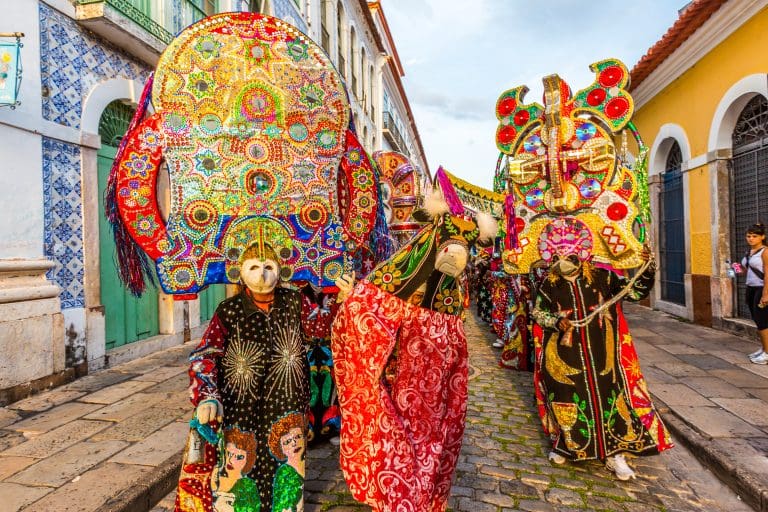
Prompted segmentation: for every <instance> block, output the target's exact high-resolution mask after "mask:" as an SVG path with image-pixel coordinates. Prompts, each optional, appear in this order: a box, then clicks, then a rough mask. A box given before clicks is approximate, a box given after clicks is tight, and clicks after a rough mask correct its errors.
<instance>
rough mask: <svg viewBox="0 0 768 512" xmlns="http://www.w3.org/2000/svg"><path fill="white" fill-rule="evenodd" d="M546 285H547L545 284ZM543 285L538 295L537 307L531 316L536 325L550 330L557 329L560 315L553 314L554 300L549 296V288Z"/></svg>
mask: <svg viewBox="0 0 768 512" xmlns="http://www.w3.org/2000/svg"><path fill="white" fill-rule="evenodd" d="M545 284H546V283H545ZM545 284H542V286H541V287H540V288H539V293H538V294H537V295H536V305H535V306H534V307H533V311H532V312H531V314H532V315H533V319H534V320H536V323H537V324H539V325H541V326H542V327H545V328H548V329H557V321H558V320H559V319H560V317H559V316H558V315H555V314H553V313H552V300H551V299H550V298H549V295H548V294H547V292H548V289H549V287H547V286H545Z"/></svg>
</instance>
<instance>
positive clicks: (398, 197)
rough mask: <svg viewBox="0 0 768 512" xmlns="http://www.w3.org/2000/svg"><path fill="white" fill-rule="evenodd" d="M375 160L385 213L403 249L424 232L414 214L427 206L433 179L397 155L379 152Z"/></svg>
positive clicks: (375, 154) (389, 152)
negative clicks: (417, 234) (425, 203)
mask: <svg viewBox="0 0 768 512" xmlns="http://www.w3.org/2000/svg"><path fill="white" fill-rule="evenodd" d="M372 156H373V160H374V162H375V163H376V165H378V167H379V179H380V180H381V189H382V194H381V195H382V197H381V200H382V202H383V204H384V210H385V213H386V217H387V223H388V224H389V230H390V232H391V233H392V236H393V237H395V239H396V240H397V242H398V243H397V245H398V246H402V245H403V244H404V243H406V242H407V241H408V240H410V239H411V238H412V237H413V236H414V235H416V233H418V232H419V230H420V229H421V224H419V223H418V222H416V221H415V220H414V219H413V217H411V214H412V213H413V211H414V209H415V208H418V207H419V206H421V205H422V204H423V202H424V196H425V192H426V190H427V189H428V188H429V185H430V181H429V177H428V176H426V175H425V174H424V172H423V171H422V170H421V169H419V168H418V167H416V166H415V165H413V163H412V162H411V161H410V160H409V159H408V157H406V156H405V155H403V154H402V153H398V152H396V151H376V152H374V153H373V155H372Z"/></svg>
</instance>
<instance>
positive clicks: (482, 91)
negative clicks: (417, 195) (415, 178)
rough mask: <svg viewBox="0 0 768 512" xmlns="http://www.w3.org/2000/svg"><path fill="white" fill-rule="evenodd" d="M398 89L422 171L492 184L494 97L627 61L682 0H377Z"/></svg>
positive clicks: (574, 81)
mask: <svg viewBox="0 0 768 512" xmlns="http://www.w3.org/2000/svg"><path fill="white" fill-rule="evenodd" d="M382 3H383V7H384V11H385V14H386V16H387V19H388V20H389V25H390V28H391V30H392V34H393V37H394V41H395V44H396V46H397V50H398V53H399V55H400V58H401V60H402V62H404V63H405V64H404V66H405V77H404V86H405V88H406V91H407V93H408V99H409V102H410V104H411V106H412V108H413V111H414V118H415V120H416V123H417V127H418V130H419V134H420V136H421V139H422V143H423V145H424V149H425V151H426V157H427V160H428V162H429V166H430V169H431V170H432V171H433V172H434V171H435V170H437V166H438V165H440V164H443V165H445V166H446V168H448V169H449V170H450V171H451V172H454V173H455V174H457V175H459V176H461V177H462V178H464V179H466V180H468V181H470V182H472V183H475V184H477V185H479V186H484V187H486V188H490V187H491V184H492V182H493V171H494V169H495V165H496V159H497V158H498V154H499V151H498V149H497V148H496V145H495V133H496V127H497V120H496V116H495V113H494V107H495V104H496V100H497V99H498V97H499V95H500V94H501V93H502V92H503V91H505V90H507V89H510V88H512V87H517V86H519V85H527V86H528V87H529V88H530V92H529V93H528V95H527V96H526V101H527V102H539V103H540V102H541V97H542V93H543V86H542V82H541V80H542V78H543V77H544V76H546V75H550V74H553V73H557V74H558V75H560V77H561V78H563V79H564V80H565V81H566V82H568V84H569V85H570V86H571V88H572V89H573V91H574V92H576V91H578V90H579V89H582V88H584V87H586V86H588V85H589V84H591V83H592V81H593V80H594V78H595V77H594V74H593V73H592V72H591V71H590V70H589V65H590V64H591V63H593V62H597V61H600V60H603V59H606V58H609V57H615V58H619V59H621V60H623V61H624V63H625V64H626V65H627V66H628V67H630V68H631V67H632V66H633V65H634V64H635V63H636V62H637V61H638V60H639V59H640V57H641V56H642V55H643V54H644V53H645V52H646V51H647V49H648V48H649V47H650V46H651V45H653V44H654V43H655V42H656V41H657V40H658V39H659V38H660V37H661V36H662V35H663V34H664V32H665V31H666V30H667V29H668V28H669V27H670V26H671V25H672V23H673V22H674V20H675V19H676V17H677V9H678V8H679V7H681V6H682V5H683V4H684V3H685V0H647V1H644V2H626V0H603V1H601V2H592V3H584V2H583V1H577V0H558V1H557V2H529V1H523V0H475V1H473V2H467V1H466V0H383V1H382Z"/></svg>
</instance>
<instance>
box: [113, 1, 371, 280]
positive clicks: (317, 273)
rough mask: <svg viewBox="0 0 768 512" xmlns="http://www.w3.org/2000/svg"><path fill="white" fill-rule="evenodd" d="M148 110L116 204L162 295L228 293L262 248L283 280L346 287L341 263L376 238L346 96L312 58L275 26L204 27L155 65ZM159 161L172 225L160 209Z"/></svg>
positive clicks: (133, 138)
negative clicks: (245, 257) (220, 288)
mask: <svg viewBox="0 0 768 512" xmlns="http://www.w3.org/2000/svg"><path fill="white" fill-rule="evenodd" d="M152 103H153V105H154V108H155V114H153V115H152V116H150V117H148V118H147V119H146V120H144V121H143V122H142V123H141V124H140V125H139V126H138V127H137V129H136V130H134V131H133V132H131V133H130V134H129V135H128V137H129V138H128V141H127V144H126V149H125V151H124V153H123V156H122V159H121V161H120V162H119V165H120V167H119V178H118V193H117V196H118V197H117V201H118V207H119V210H120V215H121V217H122V219H123V221H124V223H125V225H126V226H127V228H128V230H129V231H130V235H131V236H132V238H133V239H134V240H135V241H136V242H137V243H138V244H139V245H140V246H141V247H142V249H144V251H145V252H146V253H147V254H148V255H149V256H150V257H151V258H152V259H153V260H155V264H156V266H157V272H158V276H159V277H160V284H161V285H162V287H163V289H164V291H166V292H167V293H177V294H179V293H183V294H189V293H196V292H197V291H199V290H200V289H201V288H202V287H203V286H205V285H207V284H211V283H234V282H237V281H238V279H239V268H238V258H239V256H240V254H242V252H243V251H244V250H245V248H246V247H247V246H248V245H249V244H251V243H253V242H254V241H255V240H256V239H257V237H266V238H265V241H266V242H267V243H269V244H270V245H272V246H273V248H275V249H276V251H277V252H278V254H279V255H280V256H281V258H282V259H283V260H284V262H285V263H286V264H287V266H288V267H290V268H291V269H292V276H288V277H292V278H293V279H297V280H305V281H310V282H313V283H315V284H317V285H320V286H329V285H331V284H332V283H333V281H334V280H335V279H337V278H338V277H339V276H340V275H341V272H342V270H343V263H344V254H345V251H346V250H348V249H350V248H354V246H355V245H356V244H359V243H361V242H363V241H364V240H366V238H367V236H368V234H369V233H370V232H371V230H372V229H373V225H374V222H375V210H376V208H375V206H376V200H377V199H376V195H375V193H374V192H375V187H374V174H373V169H372V166H371V164H370V161H369V159H368V158H367V157H366V158H362V157H361V154H362V153H364V152H363V150H362V147H361V146H360V144H359V142H358V141H357V139H356V138H355V136H354V134H352V133H351V132H350V131H349V130H348V125H349V121H350V114H349V105H348V102H347V97H346V93H345V90H344V84H343V82H342V81H341V79H340V77H339V75H338V73H337V72H336V71H335V69H334V67H333V65H332V64H331V62H330V61H329V60H328V58H327V56H326V55H325V53H324V52H323V50H322V49H321V48H320V47H319V46H317V45H316V44H315V43H314V42H312V40H311V39H309V38H308V37H307V36H306V35H304V34H303V33H301V32H300V31H299V30H297V29H296V28H295V27H293V26H291V25H289V24H287V23H285V22H283V21H281V20H279V19H276V18H272V17H270V16H265V15H260V14H255V13H223V14H218V15H214V16H211V17H209V18H205V19H203V20H201V21H199V22H197V23H195V24H194V25H192V26H190V27H189V28H187V29H186V30H184V31H183V32H182V33H181V34H180V35H179V36H178V37H177V38H176V39H174V41H172V42H171V44H170V45H169V46H168V48H167V49H166V50H165V52H163V54H162V56H161V57H160V60H159V62H158V65H157V69H156V71H155V77H154V84H153V86H152ZM162 162H165V164H166V165H167V168H168V174H169V176H170V214H169V215H168V217H167V220H166V219H164V218H163V216H161V215H160V212H159V208H158V207H157V204H158V197H157V191H156V184H157V176H158V170H159V168H160V164H161V163H162ZM340 188H343V189H345V190H347V191H348V192H349V194H348V195H349V197H350V201H349V204H348V205H345V207H344V211H342V208H341V206H340V203H339V190H340ZM349 246H351V247H349ZM284 277H286V276H284Z"/></svg>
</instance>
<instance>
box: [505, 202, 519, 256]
mask: <svg viewBox="0 0 768 512" xmlns="http://www.w3.org/2000/svg"><path fill="white" fill-rule="evenodd" d="M504 217H506V219H507V226H506V227H507V236H506V238H505V239H504V248H505V249H507V250H509V249H517V248H518V247H519V246H520V241H519V240H518V238H517V224H516V223H515V221H516V220H517V214H516V213H515V195H514V194H507V197H505V198H504Z"/></svg>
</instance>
